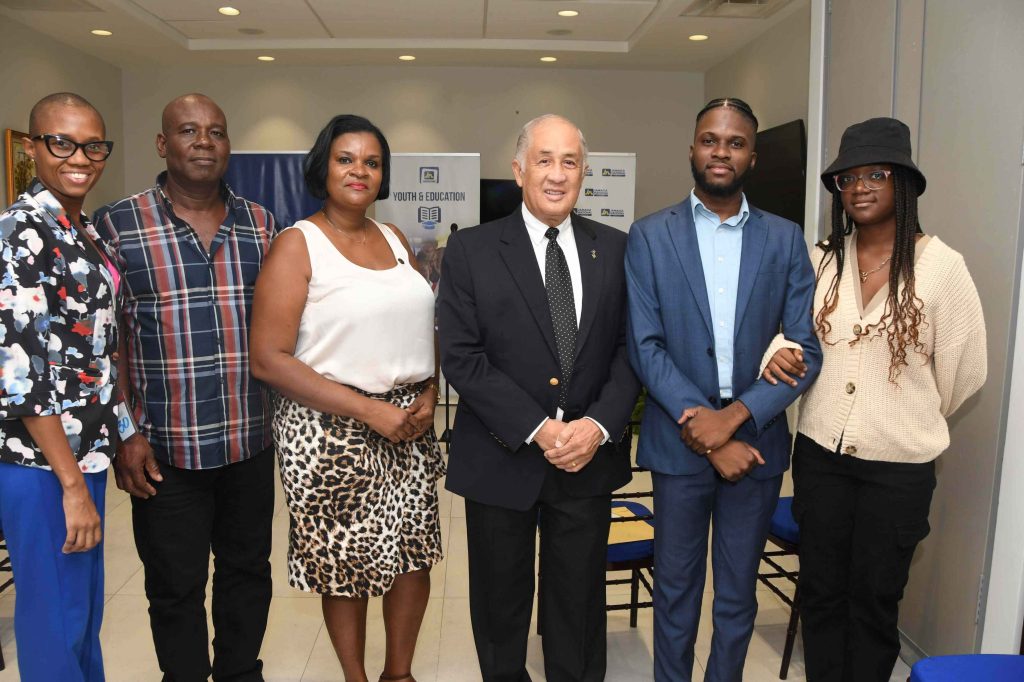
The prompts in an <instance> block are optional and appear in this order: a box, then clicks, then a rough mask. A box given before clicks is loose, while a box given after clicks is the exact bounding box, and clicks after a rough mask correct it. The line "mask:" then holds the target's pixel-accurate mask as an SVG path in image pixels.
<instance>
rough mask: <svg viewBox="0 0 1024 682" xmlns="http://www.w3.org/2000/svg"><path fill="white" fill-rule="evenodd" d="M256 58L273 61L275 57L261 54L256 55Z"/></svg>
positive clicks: (262, 60)
mask: <svg viewBox="0 0 1024 682" xmlns="http://www.w3.org/2000/svg"><path fill="white" fill-rule="evenodd" d="M256 59H258V60H260V61H261V62H272V61H274V57H271V56H270V55H268V54H261V55H260V56H259V57H256Z"/></svg>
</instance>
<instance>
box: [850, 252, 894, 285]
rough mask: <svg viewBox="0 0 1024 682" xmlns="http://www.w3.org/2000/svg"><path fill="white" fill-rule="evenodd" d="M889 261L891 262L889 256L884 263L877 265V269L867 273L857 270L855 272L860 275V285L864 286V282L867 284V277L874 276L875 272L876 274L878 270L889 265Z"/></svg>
mask: <svg viewBox="0 0 1024 682" xmlns="http://www.w3.org/2000/svg"><path fill="white" fill-rule="evenodd" d="M890 260H892V256H891V255H890V256H889V257H888V258H886V259H885V260H884V261H882V262H881V263H879V264H878V267H877V268H873V269H871V270H868V271H867V272H864V271H863V270H861V269H860V268H857V272H858V273H860V283H861V284H864V283H865V282H867V281H868V277H870V276H871V275H873V274H875V273H876V272H878V271H879V270H881V269H882V268H884V267H885V266H886V265H887V264H888V263H889V261H890Z"/></svg>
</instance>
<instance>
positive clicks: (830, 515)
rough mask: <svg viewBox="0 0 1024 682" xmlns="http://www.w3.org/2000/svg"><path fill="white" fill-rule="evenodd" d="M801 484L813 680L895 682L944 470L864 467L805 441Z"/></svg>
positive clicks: (803, 577)
mask: <svg viewBox="0 0 1024 682" xmlns="http://www.w3.org/2000/svg"><path fill="white" fill-rule="evenodd" d="M793 482H794V497H793V515H794V517H795V518H796V521H797V523H799V524H800V618H801V620H802V621H803V637H804V661H805V665H806V669H807V680H808V682H875V681H876V680H877V681H878V682H883V681H887V680H888V679H889V676H890V675H891V674H892V670H893V666H894V665H895V663H896V657H897V656H899V652H900V640H899V631H898V630H897V617H898V609H899V602H900V599H902V598H903V588H904V587H906V584H907V578H908V575H909V573H910V561H911V559H912V558H913V556H914V548H915V547H917V544H918V543H919V542H920V541H921V540H923V539H924V538H925V536H926V535H928V530H929V526H928V508H929V506H930V505H931V500H932V491H933V490H934V489H935V463H934V462H928V463H926V464H907V463H896V462H875V461H868V460H862V459H856V458H854V457H850V456H847V455H840V454H837V453H835V452H831V451H829V450H826V449H825V448H822V447H821V446H820V445H818V444H817V443H815V442H814V441H812V440H811V439H810V438H807V437H806V436H804V435H803V434H797V437H796V446H795V448H794V453H793Z"/></svg>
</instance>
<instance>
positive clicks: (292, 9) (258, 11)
mask: <svg viewBox="0 0 1024 682" xmlns="http://www.w3.org/2000/svg"><path fill="white" fill-rule="evenodd" d="M93 1H94V2H95V0H93ZM120 3H123V4H130V5H135V6H136V7H138V8H139V9H143V10H145V11H146V12H148V13H150V14H152V15H153V16H154V17H157V18H159V19H162V20H163V21H234V22H245V21H246V20H252V19H270V18H279V19H285V18H288V17H303V18H308V19H312V20H314V21H316V15H315V14H313V12H312V10H310V8H309V5H307V4H306V2H305V0H174V1H173V2H168V0H119V2H118V4H120ZM225 5H227V6H231V7H234V8H235V9H237V10H239V11H241V14H240V15H238V16H236V17H227V16H224V15H223V14H220V13H219V12H218V11H217V9H218V8H219V7H224V6H225Z"/></svg>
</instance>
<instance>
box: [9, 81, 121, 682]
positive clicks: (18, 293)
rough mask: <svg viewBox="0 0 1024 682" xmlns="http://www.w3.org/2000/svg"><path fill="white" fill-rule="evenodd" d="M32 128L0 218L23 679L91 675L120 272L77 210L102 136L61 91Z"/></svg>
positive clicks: (104, 149) (95, 669)
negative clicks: (19, 185)
mask: <svg viewBox="0 0 1024 682" xmlns="http://www.w3.org/2000/svg"><path fill="white" fill-rule="evenodd" d="M29 130H30V135H31V139H30V141H28V142H27V143H26V145H25V152H26V154H28V156H30V157H31V158H32V159H33V160H34V161H35V165H36V171H37V177H36V178H34V179H33V180H32V182H31V184H30V186H29V189H28V190H27V191H26V192H25V193H24V194H22V195H21V196H20V197H18V200H17V201H16V202H15V203H14V204H12V205H11V206H10V207H9V208H7V210H5V211H4V212H3V213H0V239H2V241H0V250H2V256H3V272H2V275H0V336H2V339H3V340H2V344H0V363H2V365H0V524H2V526H3V533H4V536H5V539H6V541H7V547H8V550H9V552H10V557H11V565H12V567H13V569H14V575H15V577H16V579H17V586H18V592H17V595H16V602H15V615H14V631H15V636H16V638H17V643H18V667H19V672H20V674H21V679H22V680H24V681H25V682H35V681H39V682H51V681H52V680H62V681H70V682H85V681H88V682H95V681H97V680H103V658H102V656H101V653H100V640H99V633H100V622H101V620H102V615H103V550H102V536H103V510H104V496H105V491H106V482H107V467H108V466H109V464H110V460H111V458H112V457H113V454H114V444H115V439H116V438H117V437H118V419H117V416H116V414H115V404H116V403H117V402H118V399H119V397H120V394H119V392H118V391H117V388H116V381H115V378H116V377H115V374H116V373H115V371H114V363H113V354H114V351H115V350H116V348H117V315H116V311H117V290H118V286H119V284H120V275H119V274H118V271H117V268H116V267H115V265H114V262H113V260H112V259H111V258H110V257H109V256H108V255H107V254H106V253H105V251H104V248H103V245H102V243H101V241H100V239H99V235H98V234H97V233H96V231H95V230H94V229H93V227H92V225H91V224H90V223H89V220H88V219H87V218H86V216H85V214H84V213H83V211H82V206H83V203H84V201H85V197H86V195H87V194H88V192H89V190H90V189H92V187H93V186H95V184H96V182H97V181H98V180H99V179H100V176H101V175H102V173H103V168H104V166H105V162H106V159H107V157H108V156H110V152H111V149H112V147H113V143H112V142H109V141H107V140H104V139H103V137H104V133H105V129H104V124H103V118H102V117H101V116H100V114H99V112H98V111H96V109H95V108H94V107H93V106H92V105H91V104H89V103H88V102H87V101H86V100H84V99H83V98H82V97H80V96H78V95H75V94H72V93H57V94H54V95H50V96H48V97H45V98H43V99H42V100H40V101H39V102H38V103H37V104H36V105H35V106H34V107H33V108H32V113H31V116H30V120H29Z"/></svg>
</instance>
